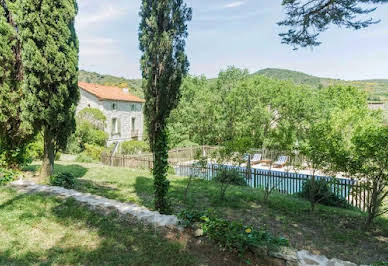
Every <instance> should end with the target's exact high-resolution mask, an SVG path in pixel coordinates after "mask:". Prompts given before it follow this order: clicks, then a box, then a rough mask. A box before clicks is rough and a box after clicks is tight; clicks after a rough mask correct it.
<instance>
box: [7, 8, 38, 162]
mask: <svg viewBox="0 0 388 266" xmlns="http://www.w3.org/2000/svg"><path fill="white" fill-rule="evenodd" d="M15 17H16V14H15V10H14V9H13V3H12V2H11V1H1V3H0V157H1V158H2V159H1V160H2V162H3V164H5V165H6V166H7V167H10V168H20V167H21V166H22V165H23V164H25V158H26V145H27V144H28V142H29V141H30V139H31V137H32V136H33V132H32V130H31V124H30V123H28V121H26V120H25V119H24V118H23V117H22V116H21V113H22V112H23V111H24V105H25V101H26V97H25V95H24V94H23V93H22V81H23V64H22V60H21V56H22V47H21V43H20V36H19V27H18V25H17V24H16V22H15Z"/></svg>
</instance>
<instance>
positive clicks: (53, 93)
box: [17, 0, 79, 178]
mask: <svg viewBox="0 0 388 266" xmlns="http://www.w3.org/2000/svg"><path fill="white" fill-rule="evenodd" d="M17 9H18V10H19V12H18V27H19V30H20V36H21V42H22V47H23V55H22V58H23V64H24V82H23V83H24V85H23V91H24V93H25V95H26V106H25V107H26V110H25V112H23V116H24V117H25V118H26V119H27V120H28V121H32V122H33V124H34V127H35V128H36V129H38V130H43V132H44V158H43V165H42V168H41V176H42V178H47V177H48V176H50V175H51V174H52V172H53V168H54V158H55V152H56V151H57V150H58V149H61V148H64V147H65V146H66V142H67V139H68V137H69V136H70V134H71V133H72V132H73V131H74V129H75V118H74V116H75V109H76V105H77V102H78V100H79V89H78V84H77V83H78V51H79V48H78V39H77V35H76V32H75V28H74V19H75V16H76V14H77V11H78V7H77V3H76V0H55V1H53V0H39V1H38V0H20V1H18V2H17Z"/></svg>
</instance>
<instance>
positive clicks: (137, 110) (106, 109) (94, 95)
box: [77, 82, 144, 145]
mask: <svg viewBox="0 0 388 266" xmlns="http://www.w3.org/2000/svg"><path fill="white" fill-rule="evenodd" d="M78 85H79V88H80V94H81V98H80V102H79V104H78V106H77V112H79V111H81V110H83V109H84V108H96V109H99V110H101V111H102V112H103V113H104V115H105V116H106V118H107V120H106V121H107V123H106V128H105V131H106V133H108V135H109V139H108V145H111V144H113V143H116V142H123V141H128V140H142V138H143V130H144V126H143V125H144V117H143V105H144V100H143V99H141V98H139V97H136V96H134V95H132V94H130V93H129V91H128V89H121V88H117V87H110V86H102V85H98V84H90V83H85V82H79V84H78Z"/></svg>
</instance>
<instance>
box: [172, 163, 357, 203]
mask: <svg viewBox="0 0 388 266" xmlns="http://www.w3.org/2000/svg"><path fill="white" fill-rule="evenodd" d="M222 168H227V169H236V170H237V171H238V172H240V173H241V174H242V175H244V176H246V177H247V178H246V182H247V185H248V186H250V187H252V188H261V189H265V188H269V189H273V190H276V191H278V192H280V193H283V194H296V193H299V192H301V191H302V187H303V183H304V182H306V180H309V179H311V178H312V175H307V174H300V173H292V172H283V171H277V170H267V169H251V173H250V174H249V173H247V168H246V167H239V166H227V165H219V164H208V165H207V166H206V167H204V168H201V167H197V166H195V165H180V166H177V167H176V168H175V173H176V175H178V176H190V175H191V176H196V177H199V178H202V179H205V180H208V181H211V180H212V179H213V177H214V176H216V175H217V173H218V172H219V171H220V169H222ZM315 179H316V180H320V179H324V180H326V181H328V182H329V184H330V186H331V189H332V191H333V192H334V193H335V194H336V195H337V196H339V197H342V198H345V199H346V198H349V196H350V192H351V189H352V186H353V185H354V184H355V180H352V179H346V178H333V177H329V176H319V175H318V176H315Z"/></svg>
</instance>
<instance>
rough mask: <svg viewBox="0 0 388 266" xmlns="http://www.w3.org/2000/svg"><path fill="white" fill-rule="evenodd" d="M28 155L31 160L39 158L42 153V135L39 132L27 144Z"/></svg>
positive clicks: (41, 156)
mask: <svg viewBox="0 0 388 266" xmlns="http://www.w3.org/2000/svg"><path fill="white" fill-rule="evenodd" d="M27 153H28V156H29V157H30V158H31V159H33V160H41V159H42V158H43V153H44V142H43V135H42V134H41V133H39V134H38V135H37V136H36V137H35V139H34V141H33V142H31V143H30V144H29V145H28V146H27Z"/></svg>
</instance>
